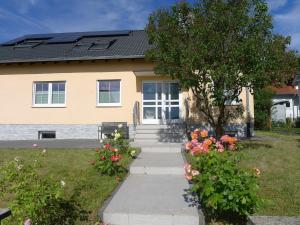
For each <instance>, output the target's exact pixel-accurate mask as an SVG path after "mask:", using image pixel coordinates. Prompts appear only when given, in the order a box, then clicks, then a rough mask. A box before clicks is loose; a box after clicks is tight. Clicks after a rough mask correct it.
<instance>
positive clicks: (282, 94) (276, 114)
mask: <svg viewBox="0 0 300 225" xmlns="http://www.w3.org/2000/svg"><path fill="white" fill-rule="evenodd" d="M272 90H273V91H274V97H273V99H272V101H273V107H272V120H273V121H277V122H279V121H281V122H285V121H286V119H287V118H291V119H292V120H296V119H297V118H298V117H300V108H299V93H298V86H292V85H283V86H281V87H272Z"/></svg>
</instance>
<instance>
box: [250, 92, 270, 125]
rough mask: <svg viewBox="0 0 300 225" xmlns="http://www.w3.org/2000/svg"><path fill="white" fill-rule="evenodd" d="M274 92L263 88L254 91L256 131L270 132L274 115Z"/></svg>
mask: <svg viewBox="0 0 300 225" xmlns="http://www.w3.org/2000/svg"><path fill="white" fill-rule="evenodd" d="M273 96H274V92H273V91H272V90H271V89H270V88H263V89H260V90H255V91H254V111H255V121H254V126H255V129H260V130H270V129H271V125H272V123H271V121H272V118H271V114H272V110H271V109H272V105H273V102H272V98H273Z"/></svg>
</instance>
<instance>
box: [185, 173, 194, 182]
mask: <svg viewBox="0 0 300 225" xmlns="http://www.w3.org/2000/svg"><path fill="white" fill-rule="evenodd" d="M185 178H186V179H187V180H188V181H191V180H192V179H193V177H192V175H190V174H185Z"/></svg>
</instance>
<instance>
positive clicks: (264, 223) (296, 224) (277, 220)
mask: <svg viewBox="0 0 300 225" xmlns="http://www.w3.org/2000/svg"><path fill="white" fill-rule="evenodd" d="M248 224H249V225H300V217H288V216H249V217H248Z"/></svg>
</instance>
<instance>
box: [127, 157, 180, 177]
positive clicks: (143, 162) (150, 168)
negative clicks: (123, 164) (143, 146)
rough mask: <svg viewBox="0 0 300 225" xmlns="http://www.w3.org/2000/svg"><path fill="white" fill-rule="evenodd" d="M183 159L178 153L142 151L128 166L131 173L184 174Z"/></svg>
mask: <svg viewBox="0 0 300 225" xmlns="http://www.w3.org/2000/svg"><path fill="white" fill-rule="evenodd" d="M183 165H184V161H183V157H182V154H181V153H180V152H179V153H149V152H147V153H146V152H142V153H141V154H140V155H139V156H138V158H137V159H136V160H134V162H133V163H132V164H131V166H130V173H131V174H149V175H182V176H183V175H184V169H183Z"/></svg>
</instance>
